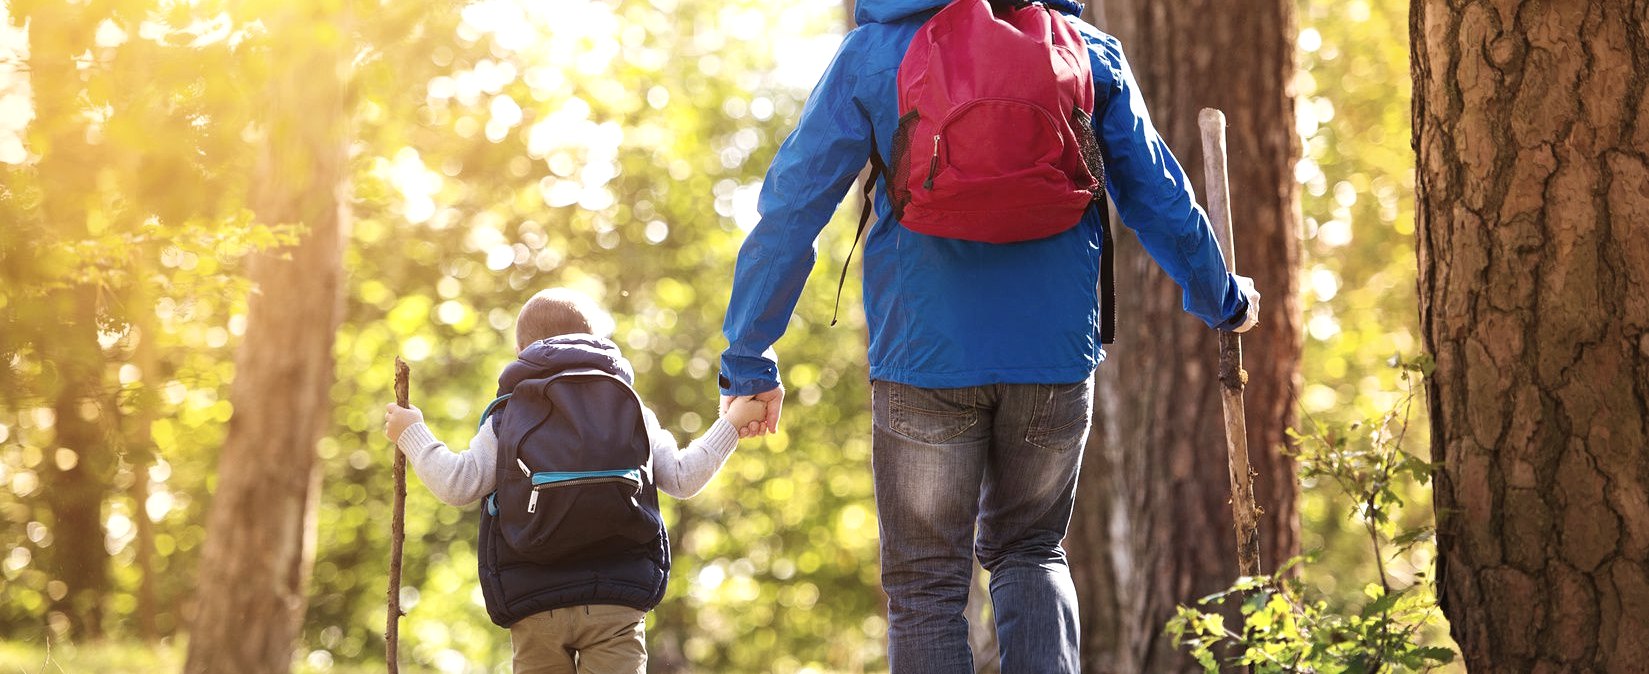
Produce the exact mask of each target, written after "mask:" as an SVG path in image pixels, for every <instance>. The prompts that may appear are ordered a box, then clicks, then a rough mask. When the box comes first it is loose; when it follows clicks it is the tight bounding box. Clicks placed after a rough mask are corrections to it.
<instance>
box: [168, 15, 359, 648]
mask: <svg viewBox="0 0 1649 674" xmlns="http://www.w3.org/2000/svg"><path fill="white" fill-rule="evenodd" d="M317 7H319V6H317V5H313V4H297V5H289V6H281V7H278V8H275V7H274V6H272V8H273V9H272V10H271V11H272V13H273V14H275V16H272V17H267V18H266V19H265V22H266V24H267V25H269V28H270V33H271V43H270V50H269V51H270V53H269V54H268V56H267V57H266V59H265V61H266V62H267V63H270V64H273V65H274V66H276V67H277V71H276V72H274V73H271V75H270V80H269V81H268V83H267V99H268V100H267V101H266V102H265V104H264V109H265V110H267V116H266V118H265V119H264V122H263V127H262V131H263V133H264V136H263V139H262V141H261V145H262V153H261V155H260V157H259V161H258V166H257V169H256V171H257V183H256V184H255V186H254V188H253V195H252V206H253V210H254V212H255V213H256V215H257V219H258V221H259V222H261V223H266V224H282V223H301V224H302V225H303V226H304V227H305V231H304V233H303V235H302V237H301V239H300V241H299V242H298V243H297V244H296V245H294V246H291V247H288V248H283V249H277V250H272V251H268V252H265V253H261V254H258V255H257V256H255V257H254V258H253V260H252V262H251V278H252V281H253V283H254V284H255V290H254V292H253V294H252V298H251V302H250V305H249V308H248V314H247V330H246V338H245V341H244V342H243V343H242V344H241V346H240V351H239V352H238V354H237V356H236V361H235V380H234V382H233V384H232V385H231V389H230V401H231V402H232V403H233V404H234V409H235V415H234V417H233V418H232V419H231V420H230V422H229V432H228V436H227V438H226V439H225V441H224V448H223V454H222V457H221V458H220V460H219V467H218V482H217V488H216V490H215V492H214V495H213V502H212V510H211V513H210V515H209V517H208V521H207V537H206V545H205V548H204V550H202V553H201V563H200V580H199V591H198V595H197V597H198V598H197V601H198V613H197V614H196V615H195V616H194V618H193V630H192V632H191V634H190V638H189V655H188V662H187V663H186V664H185V671H186V672H191V673H199V674H207V673H213V672H238V673H244V674H255V673H259V672H286V671H288V670H289V669H290V667H291V664H292V655H293V646H294V641H295V638H296V635H297V632H298V627H299V624H300V622H301V620H302V617H303V615H304V609H305V607H306V605H307V597H306V595H305V593H306V585H307V580H308V575H309V569H310V566H311V563H312V562H313V557H314V539H315V535H314V534H315V531H314V528H315V521H314V517H315V505H316V504H315V503H314V501H315V499H316V498H317V496H318V495H319V489H318V487H319V479H320V473H319V470H318V468H319V462H318V461H317V460H316V455H315V443H316V442H317V441H318V440H319V439H320V437H321V434H322V432H323V431H324V430H325V429H326V427H327V425H328V422H329V419H330V418H331V417H330V413H331V409H330V408H331V397H330V395H329V393H330V388H331V386H332V383H333V358H332V344H333V336H334V331H335V328H336V325H337V322H338V317H339V315H340V310H341V305H340V300H341V295H340V277H341V275H342V272H341V265H342V261H341V254H342V240H343V236H344V233H345V232H347V230H348V224H349V210H348V197H347V195H348V189H349V183H348V170H349V167H348V156H347V148H348V138H349V127H348V119H349V115H348V100H347V95H346V86H347V85H346V81H347V77H348V68H349V63H350V57H351V53H350V50H349V48H348V44H349V41H348V40H347V39H346V36H347V35H348V34H349V33H348V30H347V28H346V27H340V23H344V24H347V22H345V21H343V20H341V19H340V17H339V16H337V14H336V13H335V11H334V12H333V13H327V12H325V11H323V10H322V9H319V8H317ZM386 476H387V474H386Z"/></svg>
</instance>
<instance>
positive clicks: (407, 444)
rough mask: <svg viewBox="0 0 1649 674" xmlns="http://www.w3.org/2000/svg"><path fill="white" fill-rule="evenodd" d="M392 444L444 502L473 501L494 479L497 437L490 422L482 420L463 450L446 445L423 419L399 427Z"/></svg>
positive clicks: (468, 502) (490, 485)
mask: <svg viewBox="0 0 1649 674" xmlns="http://www.w3.org/2000/svg"><path fill="white" fill-rule="evenodd" d="M395 444H396V445H397V446H399V447H400V448H401V452H403V453H405V454H406V455H407V462H408V463H411V464H412V470H413V471H414V472H416V473H418V479H420V480H423V481H424V486H426V487H429V490H430V492H431V493H433V494H435V498H438V499H440V500H441V502H442V503H445V504H447V505H455V506H461V505H469V504H471V503H474V502H476V501H478V500H480V499H481V497H482V496H486V495H487V493H488V492H491V491H492V489H493V486H494V484H495V482H496V480H497V476H496V475H494V474H493V465H494V464H495V463H497V462H498V438H497V437H496V436H494V435H493V433H492V424H482V425H481V430H479V431H477V432H476V434H475V439H474V440H471V441H470V446H469V449H466V450H464V451H462V452H456V453H454V452H453V451H452V450H449V449H447V445H446V443H443V442H441V441H440V440H436V439H435V436H434V435H432V434H430V432H429V427H428V426H425V425H424V424H422V423H417V424H413V425H412V426H411V427H409V428H407V429H406V430H405V431H402V432H401V438H400V439H399V440H397V441H396V442H395Z"/></svg>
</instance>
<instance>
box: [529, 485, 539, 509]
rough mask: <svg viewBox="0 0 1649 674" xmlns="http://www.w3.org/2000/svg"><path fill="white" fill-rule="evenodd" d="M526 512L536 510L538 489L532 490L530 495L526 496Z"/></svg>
mask: <svg viewBox="0 0 1649 674" xmlns="http://www.w3.org/2000/svg"><path fill="white" fill-rule="evenodd" d="M527 512H528V513H534V512H538V490H537V489H534V490H532V496H529V497H527Z"/></svg>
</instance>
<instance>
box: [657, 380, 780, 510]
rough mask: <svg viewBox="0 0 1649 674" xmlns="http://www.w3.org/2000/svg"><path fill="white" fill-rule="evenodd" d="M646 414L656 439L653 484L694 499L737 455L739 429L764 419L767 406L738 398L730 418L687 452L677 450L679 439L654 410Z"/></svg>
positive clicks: (715, 425)
mask: <svg viewBox="0 0 1649 674" xmlns="http://www.w3.org/2000/svg"><path fill="white" fill-rule="evenodd" d="M642 410H643V411H644V412H645V414H646V416H647V426H648V430H649V431H650V433H651V435H652V445H653V481H654V482H655V483H656V484H657V485H658V488H659V489H660V490H661V491H663V492H664V493H666V494H669V495H671V496H674V497H676V498H692V497H693V495H694V494H697V493H699V490H701V489H704V485H705V484H708V483H709V482H710V478H713V477H715V476H716V473H717V472H718V471H720V470H721V466H722V464H724V463H726V462H727V457H728V456H731V455H732V454H733V449H734V448H736V447H737V446H738V444H739V431H738V427H740V426H744V425H746V424H749V423H750V422H751V421H754V420H756V419H760V418H762V416H763V415H765V414H766V413H767V405H766V404H764V403H762V402H760V401H758V400H755V399H754V398H751V397H749V396H744V397H740V398H735V399H734V400H733V402H732V403H730V404H729V405H728V407H727V415H726V416H724V417H721V418H719V419H716V422H715V423H713V424H710V430H708V431H705V432H704V435H701V436H699V439H697V440H694V441H693V442H692V443H691V444H689V445H687V447H686V448H685V449H677V447H676V439H675V436H672V435H670V432H669V431H667V430H664V428H663V427H661V426H660V425H659V423H658V417H656V416H654V415H653V412H652V410H648V409H646V408H642Z"/></svg>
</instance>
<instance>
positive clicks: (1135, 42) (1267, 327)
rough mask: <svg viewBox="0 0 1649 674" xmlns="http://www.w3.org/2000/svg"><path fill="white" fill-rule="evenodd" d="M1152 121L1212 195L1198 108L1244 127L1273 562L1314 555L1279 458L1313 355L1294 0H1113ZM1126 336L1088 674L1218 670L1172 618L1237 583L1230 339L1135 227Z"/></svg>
mask: <svg viewBox="0 0 1649 674" xmlns="http://www.w3.org/2000/svg"><path fill="white" fill-rule="evenodd" d="M1103 10H1104V12H1105V15H1104V16H1102V17H1097V19H1098V20H1097V23H1098V24H1099V25H1100V26H1101V27H1102V28H1104V29H1106V30H1107V31H1108V32H1110V33H1112V34H1113V35H1116V36H1117V37H1118V38H1119V39H1121V41H1122V45H1123V49H1124V50H1125V51H1126V53H1127V54H1128V58H1129V62H1130V65H1131V66H1132V68H1133V71H1134V73H1135V76H1136V77H1137V78H1138V80H1139V82H1140V87H1141V89H1142V90H1143V92H1144V94H1145V97H1146V102H1147V105H1148V107H1149V109H1150V111H1151V115H1152V119H1153V121H1154V122H1155V124H1156V126H1157V128H1158V130H1159V131H1161V133H1162V134H1163V136H1164V138H1166V139H1167V141H1168V143H1169V145H1170V146H1171V147H1172V148H1173V149H1174V151H1175V154H1176V156H1177V157H1178V158H1179V160H1180V162H1181V164H1182V165H1183V166H1184V167H1185V169H1186V171H1185V172H1186V174H1187V175H1188V176H1190V177H1191V180H1192V182H1193V184H1195V185H1197V187H1198V196H1199V198H1200V197H1201V196H1202V190H1201V181H1202V175H1203V172H1202V156H1201V147H1200V135H1199V132H1198V129H1197V113H1198V111H1199V110H1200V109H1201V108H1203V107H1215V108H1220V109H1222V110H1224V111H1225V114H1226V116H1227V117H1228V118H1229V120H1230V128H1229V129H1228V132H1227V133H1228V142H1229V144H1230V179H1231V191H1232V193H1233V195H1235V196H1234V197H1233V203H1232V216H1233V217H1232V219H1233V222H1234V225H1235V230H1236V241H1237V255H1236V257H1237V263H1238V273H1241V274H1243V275H1245V276H1250V277H1252V278H1254V280H1255V285H1256V286H1257V287H1258V288H1259V290H1260V292H1261V293H1262V294H1263V295H1264V301H1263V302H1262V303H1261V308H1262V315H1261V319H1260V327H1259V328H1257V329H1256V330H1255V331H1254V332H1251V333H1249V335H1248V336H1246V337H1245V339H1244V340H1243V342H1244V343H1243V347H1244V351H1245V353H1244V366H1245V368H1246V369H1247V370H1248V373H1249V377H1250V378H1249V383H1248V388H1247V394H1246V396H1245V400H1246V404H1247V409H1248V415H1247V421H1248V446H1249V450H1250V454H1251V458H1252V461H1253V467H1254V470H1255V471H1256V472H1257V476H1256V477H1255V479H1254V487H1255V492H1256V496H1257V497H1258V501H1259V504H1260V507H1261V508H1263V510H1264V512H1263V514H1262V516H1261V520H1260V536H1261V552H1260V554H1261V563H1262V566H1263V568H1264V569H1267V570H1269V569H1274V568H1275V567H1276V565H1277V564H1278V563H1279V562H1280V561H1282V560H1285V559H1287V558H1288V557H1290V556H1292V555H1294V554H1297V551H1298V547H1299V541H1298V537H1299V536H1298V522H1297V514H1296V511H1295V499H1296V496H1297V494H1298V487H1297V484H1296V482H1295V478H1294V466H1293V462H1292V461H1291V460H1289V459H1288V458H1286V457H1285V456H1283V455H1282V454H1281V453H1280V452H1279V451H1278V450H1279V448H1280V447H1282V446H1283V445H1284V443H1285V441H1286V435H1285V431H1286V429H1287V428H1289V427H1290V426H1291V425H1293V423H1294V412H1295V395H1296V381H1295V380H1296V377H1297V376H1298V370H1299V357H1300V323H1299V313H1300V310H1299V303H1298V300H1297V298H1296V297H1295V291H1296V287H1297V282H1296V280H1295V274H1296V270H1297V268H1298V266H1299V244H1298V241H1297V238H1296V237H1297V234H1296V232H1297V221H1298V218H1299V215H1298V212H1299V196H1298V190H1297V187H1296V185H1295V182H1294V177H1293V167H1294V163H1295V161H1296V160H1297V159H1298V157H1299V141H1298V138H1297V136H1296V134H1295V131H1294V101H1293V98H1292V96H1291V95H1290V93H1289V92H1290V88H1289V82H1291V81H1292V79H1293V77H1294V35H1295V30H1296V29H1295V20H1294V5H1293V2H1291V1H1288V0H1242V1H1234V0H1195V1H1187V2H1171V3H1164V2H1146V1H1145V0H1106V2H1105V6H1104V8H1103ZM1117 247H1118V254H1117V279H1116V283H1117V298H1118V311H1117V324H1118V336H1117V342H1116V344H1114V345H1112V346H1111V348H1109V349H1107V352H1108V358H1107V360H1106V362H1105V363H1104V364H1103V365H1101V366H1100V368H1099V375H1098V379H1097V389H1096V395H1095V403H1094V405H1095V409H1094V432H1093V435H1092V436H1091V439H1090V442H1089V445H1088V450H1087V451H1088V453H1087V456H1086V457H1085V460H1084V463H1083V468H1082V475H1081V477H1080V482H1079V484H1081V485H1082V486H1081V490H1082V491H1081V494H1080V495H1079V497H1078V500H1077V513H1076V515H1075V517H1074V519H1073V522H1072V530H1071V533H1070V536H1069V537H1068V538H1067V539H1066V547H1067V548H1068V549H1069V550H1070V556H1071V564H1072V573H1073V575H1074V576H1075V578H1076V581H1077V589H1078V592H1079V593H1080V595H1081V597H1080V598H1081V602H1082V604H1081V606H1082V638H1083V643H1082V647H1083V662H1084V667H1085V668H1086V669H1085V671H1088V672H1173V671H1187V672H1189V671H1200V669H1199V668H1197V667H1196V666H1195V665H1194V663H1192V662H1191V661H1190V660H1188V659H1187V658H1185V657H1183V656H1182V655H1180V654H1179V653H1178V652H1177V651H1176V649H1175V648H1174V647H1173V645H1172V643H1171V642H1170V640H1169V639H1168V638H1167V637H1165V636H1163V634H1162V628H1163V625H1164V623H1166V622H1167V620H1168V618H1169V617H1171V616H1172V615H1173V611H1174V606H1175V605H1176V604H1180V603H1188V602H1191V601H1194V600H1195V599H1196V598H1198V597H1201V596H1203V595H1205V594H1208V593H1210V592H1213V591H1216V590H1219V589H1222V588H1224V587H1226V586H1227V585H1229V584H1230V583H1231V581H1232V580H1234V579H1235V578H1236V577H1237V562H1236V542H1235V541H1236V538H1235V534H1234V533H1233V529H1232V522H1231V507H1230V505H1229V498H1230V487H1229V484H1228V479H1227V476H1226V468H1225V466H1226V458H1225V451H1226V450H1225V438H1224V426H1223V423H1222V416H1221V415H1222V412H1221V407H1220V397H1219V388H1218V382H1217V381H1216V374H1217V356H1218V347H1217V341H1218V340H1217V339H1216V334H1215V333H1214V332H1213V331H1212V330H1209V329H1208V328H1207V327H1206V326H1204V325H1203V324H1202V323H1201V321H1199V320H1197V319H1196V318H1193V317H1191V316H1189V315H1187V314H1185V313H1184V312H1183V311H1182V309H1181V293H1180V289H1179V288H1178V286H1176V285H1174V283H1173V282H1172V281H1171V280H1170V279H1168V278H1167V276H1166V275H1165V274H1163V273H1162V271H1161V269H1160V268H1159V267H1158V266H1157V265H1156V264H1155V262H1153V261H1152V260H1151V259H1150V257H1149V256H1148V255H1146V254H1145V252H1144V251H1143V249H1142V247H1141V246H1140V245H1139V243H1138V241H1137V240H1135V239H1134V237H1133V236H1132V235H1131V234H1129V233H1126V230H1125V229H1122V230H1119V236H1118V237H1117Z"/></svg>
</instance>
